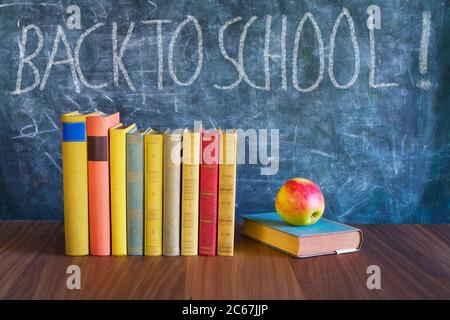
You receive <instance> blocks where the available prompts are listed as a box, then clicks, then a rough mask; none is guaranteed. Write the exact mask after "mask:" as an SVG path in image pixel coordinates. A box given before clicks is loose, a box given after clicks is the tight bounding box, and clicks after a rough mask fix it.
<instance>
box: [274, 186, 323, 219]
mask: <svg viewBox="0 0 450 320" xmlns="http://www.w3.org/2000/svg"><path fill="white" fill-rule="evenodd" d="M275 209H276V210H277V212H278V214H279V215H280V216H281V217H282V218H283V220H284V221H286V222H287V223H289V224H292V225H294V226H307V225H311V224H314V223H316V222H317V221H318V220H319V219H320V217H321V216H322V214H323V211H324V210H325V200H324V198H323V194H322V191H320V189H319V187H318V186H316V185H315V184H314V183H313V182H312V181H310V180H308V179H304V178H293V179H290V180H288V181H287V182H286V183H285V184H284V185H283V186H282V187H281V189H280V190H279V191H278V194H277V197H276V199H275Z"/></svg>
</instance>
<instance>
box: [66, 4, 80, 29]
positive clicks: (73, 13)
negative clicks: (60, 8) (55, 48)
mask: <svg viewBox="0 0 450 320" xmlns="http://www.w3.org/2000/svg"><path fill="white" fill-rule="evenodd" d="M66 13H67V14H68V15H69V17H68V18H67V21H66V26H67V29H70V30H73V29H77V30H80V29H81V10H80V7H79V6H77V5H74V4H73V5H70V6H68V7H67V10H66Z"/></svg>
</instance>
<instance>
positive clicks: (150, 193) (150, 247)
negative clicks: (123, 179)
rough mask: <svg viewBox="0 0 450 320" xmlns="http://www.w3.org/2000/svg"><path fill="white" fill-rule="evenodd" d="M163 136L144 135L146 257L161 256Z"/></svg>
mask: <svg viewBox="0 0 450 320" xmlns="http://www.w3.org/2000/svg"><path fill="white" fill-rule="evenodd" d="M162 192H163V136H162V134H147V135H145V246H144V247H145V250H144V253H145V255H146V256H160V255H161V254H162V213H163V212H162V210H163V197H162Z"/></svg>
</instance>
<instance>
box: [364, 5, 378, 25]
mask: <svg viewBox="0 0 450 320" xmlns="http://www.w3.org/2000/svg"><path fill="white" fill-rule="evenodd" d="M366 12H367V14H368V15H369V17H368V18H367V23H366V24H367V28H368V29H369V30H373V29H381V9H380V7H379V6H377V5H374V4H373V5H370V6H368V7H367V11H366Z"/></svg>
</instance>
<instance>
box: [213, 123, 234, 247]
mask: <svg viewBox="0 0 450 320" xmlns="http://www.w3.org/2000/svg"><path fill="white" fill-rule="evenodd" d="M236 149H237V133H236V130H226V132H221V135H220V152H219V157H220V162H219V200H218V201H219V204H218V207H219V208H218V224H217V254H218V255H219V256H232V255H233V254H234V219H235V218H234V214H235V202H236V153H237V152H236Z"/></svg>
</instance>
